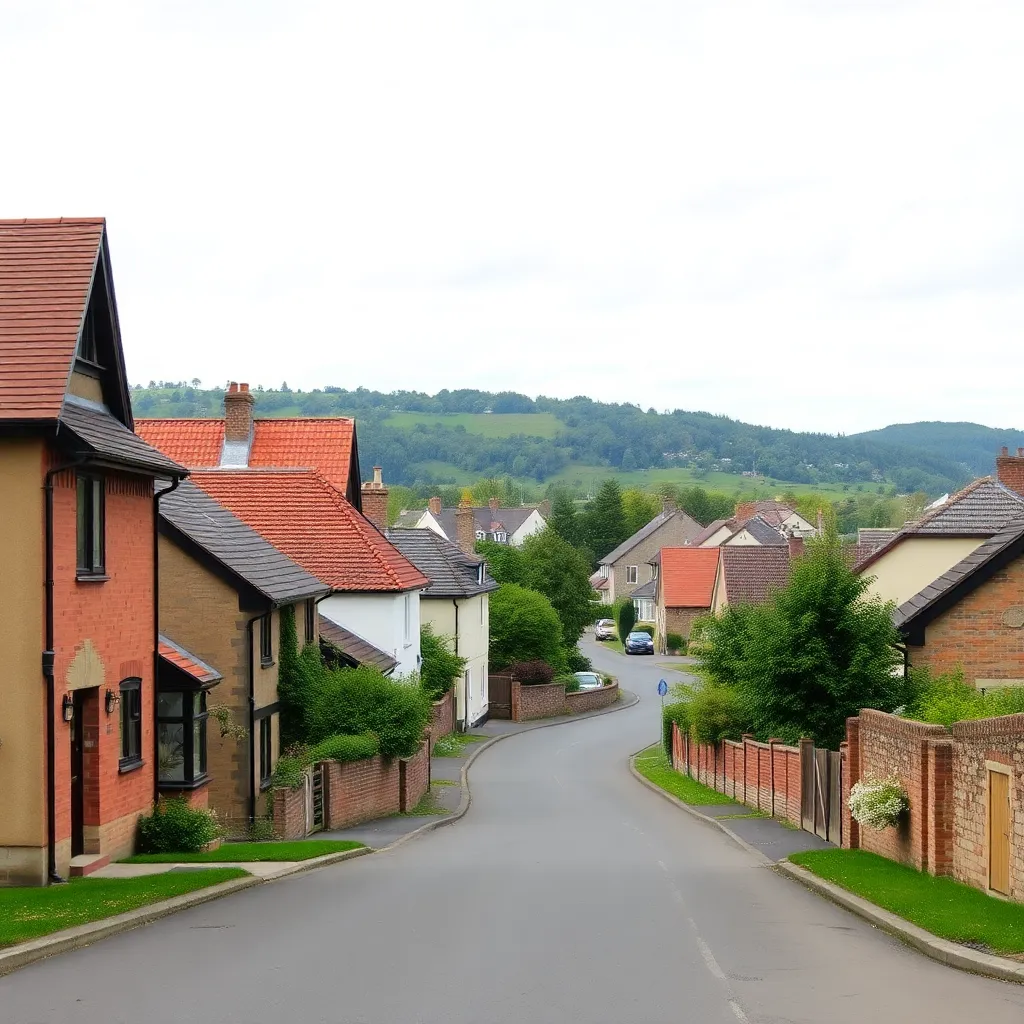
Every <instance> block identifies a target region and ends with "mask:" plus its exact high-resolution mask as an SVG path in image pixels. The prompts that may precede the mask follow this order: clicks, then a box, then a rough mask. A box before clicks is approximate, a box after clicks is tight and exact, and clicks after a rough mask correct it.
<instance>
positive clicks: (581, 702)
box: [565, 683, 619, 715]
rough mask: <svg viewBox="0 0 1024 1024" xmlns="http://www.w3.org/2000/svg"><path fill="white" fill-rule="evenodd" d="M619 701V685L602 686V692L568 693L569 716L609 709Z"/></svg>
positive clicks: (566, 701) (583, 691) (582, 691)
mask: <svg viewBox="0 0 1024 1024" xmlns="http://www.w3.org/2000/svg"><path fill="white" fill-rule="evenodd" d="M618 699H619V684H618V683H612V684H611V685H610V686H602V687H601V689H600V690H580V691H579V692H578V693H567V694H566V695H565V704H566V707H567V708H568V709H569V714H571V715H578V714H580V713H581V712H583V711H596V710H598V708H607V707H610V706H611V705H612V704H614V703H615V702H616V701H617V700H618Z"/></svg>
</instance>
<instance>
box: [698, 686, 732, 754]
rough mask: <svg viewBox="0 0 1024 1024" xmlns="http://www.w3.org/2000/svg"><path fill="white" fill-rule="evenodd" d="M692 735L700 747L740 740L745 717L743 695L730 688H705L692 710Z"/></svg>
mask: <svg viewBox="0 0 1024 1024" xmlns="http://www.w3.org/2000/svg"><path fill="white" fill-rule="evenodd" d="M689 715H690V735H691V736H692V737H693V738H694V739H695V740H696V741H697V742H698V743H717V742H718V741H719V740H726V739H731V740H738V739H739V738H740V736H742V735H743V722H744V720H745V715H744V711H743V704H742V700H741V698H740V695H739V694H738V693H737V692H736V691H735V690H733V689H731V688H730V687H728V686H707V685H705V686H702V687H701V688H700V689H699V690H695V691H694V692H693V696H692V698H691V699H690V706H689Z"/></svg>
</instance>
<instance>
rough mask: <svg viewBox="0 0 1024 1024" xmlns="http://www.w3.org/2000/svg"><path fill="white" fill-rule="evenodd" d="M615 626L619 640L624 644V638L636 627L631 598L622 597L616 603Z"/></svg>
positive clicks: (634, 611)
mask: <svg viewBox="0 0 1024 1024" xmlns="http://www.w3.org/2000/svg"><path fill="white" fill-rule="evenodd" d="M615 624H616V626H618V629H619V639H620V640H621V641H623V643H625V640H626V637H627V636H629V634H630V633H632V632H633V627H634V626H635V625H636V606H635V605H634V604H633V598H631V597H624V598H622V600H620V601H617V602H616V608H615Z"/></svg>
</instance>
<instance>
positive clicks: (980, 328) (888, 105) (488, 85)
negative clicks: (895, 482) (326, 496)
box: [0, 0, 1024, 432]
mask: <svg viewBox="0 0 1024 1024" xmlns="http://www.w3.org/2000/svg"><path fill="white" fill-rule="evenodd" d="M0 12H2V15H0V95H2V96H3V98H4V101H3V106H2V109H3V125H4V131H3V138H4V143H3V150H4V152H3V159H0V203H2V206H3V214H4V215H5V216H24V215H30V216H56V215H79V216H80V215H95V214H102V215H104V216H106V217H107V218H108V226H109V233H110V245H111V253H112V260H113V266H114V277H115V282H116V287H117V295H118V303H119V308H120V313H121V326H122V332H123V337H124V344H125V349H126V355H127V360H128V370H129V375H130V377H131V380H132V381H133V382H139V381H141V382H143V383H145V382H147V381H148V380H150V379H151V378H155V379H184V378H192V377H199V378H201V379H202V380H203V381H204V382H205V383H207V384H209V385H213V384H222V383H223V382H224V381H225V380H227V379H228V378H232V379H240V380H248V381H250V382H251V383H253V384H256V383H262V384H264V385H265V386H277V385H279V384H280V383H281V381H282V380H287V382H288V383H289V385H291V386H292V387H293V388H294V387H306V388H309V387H320V386H323V385H325V384H333V385H338V386H342V387H357V386H360V385H362V386H365V387H370V388H376V389H380V390H383V391H390V390H393V389H398V388H411V389H417V390H424V391H430V392H434V391H437V390H439V389H440V388H443V387H448V388H456V387H480V388H486V389H492V390H501V389H512V390H517V391H523V392H526V393H528V394H538V393H543V394H548V395H556V396H571V395H575V394H587V395H590V396H592V397H593V398H597V399H602V400H607V401H628V402H636V403H639V404H640V405H642V406H644V407H647V406H654V407H656V408H658V409H665V408H670V407H679V408H686V409H707V410H710V411H713V412H720V413H727V414H729V415H731V416H735V417H737V418H740V419H744V420H749V421H754V422H760V423H769V424H772V425H776V426H786V427H792V428H796V429H813V430H824V431H829V432H836V431H845V432H852V431H855V430H861V429H869V428H871V427H876V426H882V425H884V424H886V423H890V422H906V421H910V420H917V419H964V420H975V421H978V422H983V423H988V424H991V425H993V426H1017V427H1021V426H1024V410H1022V409H1021V404H1022V402H1024V398H1022V397H1021V392H1022V388H1021V376H1022V373H1021V371H1022V360H1021V342H1022V328H1024V131H1022V127H1024V117H1022V114H1024V58H1022V56H1021V55H1022V53H1024V3H1021V2H1020V0H1012V2H1010V3H1006V4H987V3H984V2H983V0H969V2H963V3H948V4H947V3H941V2H936V0H928V2H921V3H915V2H895V0H894V2H888V3H886V2H881V0H879V2H871V0H862V2H849V0H804V2H798V0H771V2H766V0H756V2H754V3H750V4H747V3H740V2H731V0H711V2H708V3H698V2H687V0H664V2H661V0H629V2H626V0H620V2H617V3H611V2H605V0H509V2H505V0H469V2H465V3H455V2H445V0H432V2H424V0H393V2H388V0H377V2H367V0H360V2H358V3H356V2H349V0H333V2H329V3H323V4H320V3H313V2H302V0H290V2H288V3H282V2H275V3H271V2H268V0H166V2H146V0H129V2H106V0H92V2H85V0H75V2H70V3H54V2H50V0H0Z"/></svg>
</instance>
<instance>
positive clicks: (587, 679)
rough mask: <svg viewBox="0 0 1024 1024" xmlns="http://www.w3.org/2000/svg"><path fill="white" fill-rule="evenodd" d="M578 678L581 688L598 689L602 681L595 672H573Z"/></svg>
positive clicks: (602, 684)
mask: <svg viewBox="0 0 1024 1024" xmlns="http://www.w3.org/2000/svg"><path fill="white" fill-rule="evenodd" d="M573 675H574V676H575V677H576V678H577V679H578V680H579V683H580V689H581V690H600V689H601V687H602V686H604V683H603V682H602V681H601V677H600V676H599V675H598V674H597V673H596V672H573Z"/></svg>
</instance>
